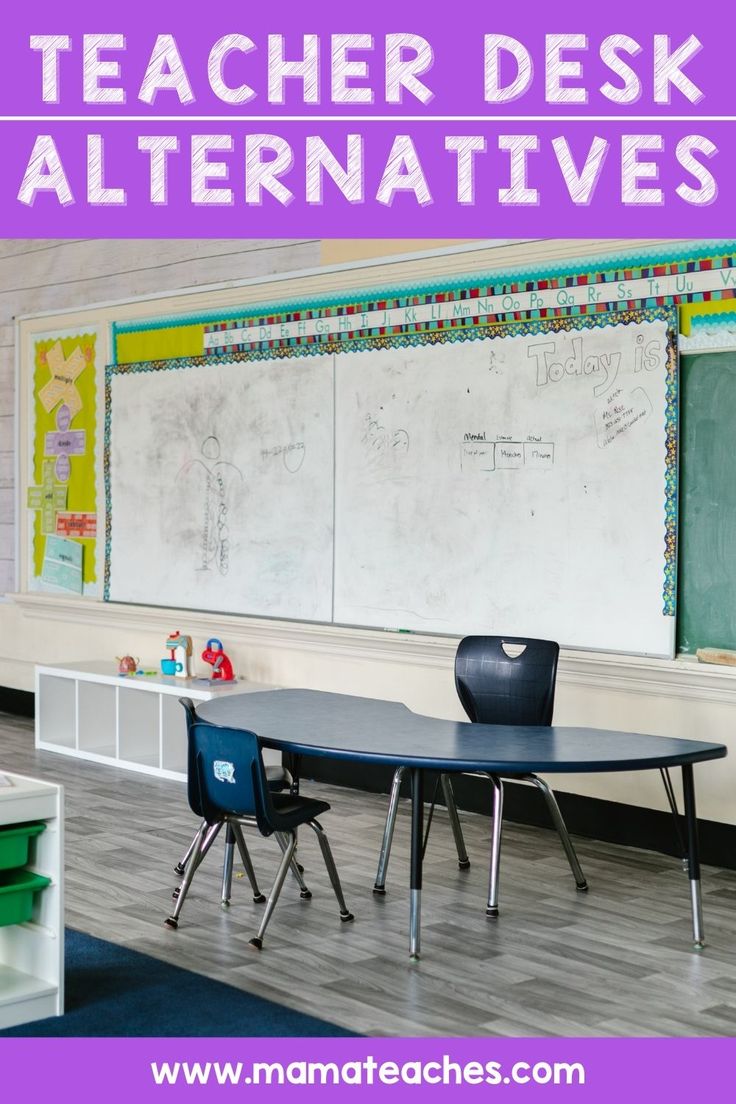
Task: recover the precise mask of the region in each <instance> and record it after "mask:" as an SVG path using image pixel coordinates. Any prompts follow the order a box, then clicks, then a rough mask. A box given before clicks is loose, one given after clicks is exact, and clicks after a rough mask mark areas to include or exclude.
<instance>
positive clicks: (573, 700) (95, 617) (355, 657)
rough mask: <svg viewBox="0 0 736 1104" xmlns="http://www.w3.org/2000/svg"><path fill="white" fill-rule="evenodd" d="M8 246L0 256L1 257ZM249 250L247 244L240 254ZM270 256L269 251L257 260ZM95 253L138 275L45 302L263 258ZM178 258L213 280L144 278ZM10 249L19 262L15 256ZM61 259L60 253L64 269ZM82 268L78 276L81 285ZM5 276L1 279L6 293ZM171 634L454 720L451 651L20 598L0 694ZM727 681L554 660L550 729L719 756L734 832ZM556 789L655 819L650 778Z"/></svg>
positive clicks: (158, 248) (298, 248)
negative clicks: (610, 731) (689, 743)
mask: <svg viewBox="0 0 736 1104" xmlns="http://www.w3.org/2000/svg"><path fill="white" fill-rule="evenodd" d="M8 244H9V243H5V246H6V247H7V246H8ZM39 244H40V246H41V247H43V246H44V245H45V247H47V250H48V252H49V253H50V254H51V253H52V252H53V251H52V250H51V249H50V248H48V247H50V246H51V245H52V243H33V245H36V246H38V245H39ZM81 244H82V243H69V245H68V246H67V244H66V243H55V245H56V247H58V248H60V249H62V250H63V249H65V248H68V249H70V250H73V249H76V248H78V247H79V246H80V245H81ZM91 244H92V245H97V246H99V248H100V253H99V254H96V255H95V253H94V251H91V253H90V260H92V258H94V257H95V256H96V262H95V263H96V264H97V269H96V271H97V272H98V279H99V280H101V281H105V280H106V279H107V277H106V276H105V275H104V270H105V261H104V251H103V250H102V245H103V243H91ZM253 244H254V243H248V245H250V246H252V245H253ZM262 244H263V243H262ZM271 244H272V243H268V244H267V248H268V246H270V245H271ZM656 244H657V243H649V242H646V243H641V242H581V241H573V242H569V241H568V242H560V241H545V242H538V243H533V244H532V243H520V244H507V243H505V244H504V245H503V246H499V247H497V248H495V249H488V250H484V251H483V252H461V253H455V254H452V253H450V254H447V255H445V256H441V257H438V258H436V259H434V260H432V261H431V262H428V261H427V260H426V259H425V260H423V259H418V260H411V259H410V260H397V261H395V263H393V264H391V265H390V266H386V265H384V266H382V267H375V268H374V267H367V268H359V267H353V266H352V265H350V267H349V268H348V269H347V270H346V271H342V272H340V271H330V272H324V273H323V274H321V275H319V276H318V277H316V278H312V279H311V280H310V281H309V288H310V292H311V293H312V294H315V295H318V294H320V293H328V292H330V291H332V290H335V289H337V288H341V287H342V288H344V287H349V288H357V287H359V286H365V287H369V286H375V285H376V284H379V285H380V284H389V285H391V284H394V283H397V282H402V281H404V280H412V279H414V278H417V279H426V278H427V276H428V274H429V275H431V276H440V277H441V276H442V275H448V276H451V275H454V274H462V273H465V272H468V271H471V270H472V269H477V270H485V271H488V270H493V269H497V268H499V267H503V266H507V265H513V266H519V267H520V266H522V265H526V264H537V263H538V264H540V265H544V264H546V263H551V262H552V261H553V260H564V259H566V258H575V257H578V256H581V255H583V254H590V253H593V254H595V253H602V252H605V251H608V250H611V251H615V252H617V253H624V252H626V251H627V250H631V249H633V248H636V247H644V248H646V247H647V246H649V245H652V246H656ZM104 245H105V248H106V249H107V251H108V264H109V257H110V253H111V251H112V252H113V254H116V253H117V251H118V250H119V248H120V245H122V246H128V247H131V249H133V247H135V249H134V252H132V253H131V254H130V256H131V259H132V257H137V262H138V266H139V268H136V269H135V271H134V272H133V273H132V274H131V275H130V276H129V277H126V276H125V275H124V274H122V269H123V268H124V267H125V266H124V264H122V263H121V264H120V265H117V263H116V271H117V273H118V275H117V276H116V277H115V279H116V280H117V281H118V283H117V290H115V289H114V288H113V287H110V288H109V289H108V290H104V288H103V286H102V284H100V285H97V287H96V290H95V289H94V288H92V289H90V287H89V284H88V283H87V280H86V279H85V278H83V277H82V276H81V274H80V271H79V269H78V267H76V265H77V262H76V261H74V262H70V263H72V268H71V270H70V271H67V273H66V277H65V275H64V270H63V269H59V270H57V272H56V280H57V282H61V280H63V279H64V278H66V279H67V280H68V281H69V282H68V283H66V284H62V286H61V290H59V289H58V288H56V289H55V291H54V294H55V295H56V296H57V298H56V299H55V300H54V304H55V305H57V306H59V307H60V306H61V305H63V306H65V307H74V306H77V305H78V306H80V307H82V306H83V305H84V304H85V303H89V302H92V301H99V300H100V299H102V298H107V297H115V296H120V297H123V295H124V291H123V288H124V286H128V287H129V290H128V292H127V295H128V296H133V295H135V294H137V293H140V292H141V291H142V290H145V289H146V288H155V289H157V290H160V291H161V292H162V293H163V291H164V290H165V288H166V287H173V286H174V285H175V283H179V284H180V285H184V284H190V285H191V284H192V282H193V279H192V277H193V276H194V277H195V278H196V279H197V280H199V281H200V282H201V281H206V282H208V283H209V282H211V281H216V280H217V279H224V278H225V276H224V273H225V272H226V271H227V272H232V273H233V278H236V276H237V277H240V278H243V277H244V276H246V275H247V273H246V271H245V266H247V265H248V264H250V265H253V266H257V265H264V264H268V263H269V255H268V254H266V255H262V254H261V252H260V251H259V250H255V251H253V252H251V253H248V252H246V251H244V250H241V252H238V253H236V254H235V257H236V260H232V258H227V255H226V250H225V247H226V246H227V245H229V246H230V248H234V243H222V242H219V243H209V242H204V243H202V242H200V243H181V242H180V243H171V242H163V243H145V242H144V243H120V244H119V243H104ZM187 246H188V247H189V249H190V250H191V251H192V253H193V254H194V253H195V252H196V253H197V255H198V256H200V257H201V255H202V254H206V253H207V250H208V249H210V247H215V248H216V247H219V248H220V250H221V252H220V254H219V258H220V259H219V260H218V261H217V266H216V267H212V265H213V264H214V262H209V261H202V262H201V263H200V261H197V260H196V259H193V260H192V262H191V267H189V265H188V264H182V265H181V266H180V267H179V268H178V269H177V274H178V280H176V281H174V280H173V278H172V282H171V283H168V284H164V283H163V279H162V278H161V279H158V278H157V277H156V275H155V271H156V270H155V265H156V264H157V263H158V262H159V261H160V260H161V258H162V256H163V257H165V256H166V255H167V251H168V250H169V249H174V247H176V248H178V249H180V250H182V253H180V254H179V255H180V257H181V256H183V251H184V250H185V249H186V247H187ZM30 248H32V246H31V245H30V244H29V249H30ZM18 249H19V251H20V246H19V247H18ZM279 249H280V251H281V252H280V253H279V250H275V251H274V253H272V254H270V262H271V263H273V261H274V257H275V254H278V255H279V256H280V264H281V266H282V267H281V271H285V266H286V265H289V267H297V266H298V267H302V266H304V267H308V266H310V265H312V264H316V263H317V261H316V259H310V258H314V243H300V244H299V243H290V244H287V245H282V246H280V247H279ZM73 255H74V254H73V253H70V254H69V257H70V258H71V257H72V256H73ZM264 256H265V259H264ZM141 258H143V260H141ZM146 259H147V260H148V261H149V262H150V266H151V271H148V270H147V269H145V265H144V261H145V260H146ZM116 261H117V256H116ZM1 263H2V262H0V264H1ZM37 263H38V258H37V257H36V256H35V254H31V259H30V260H28V262H26V261H23V263H22V264H21V262H20V261H19V260H16V274H17V280H16V282H17V283H19V284H25V283H30V282H31V280H30V279H28V280H26V278H25V272H26V265H28V267H29V268H30V267H31V266H35V265H36V264H37ZM131 264H132V261H131ZM208 265H209V267H208ZM141 266H143V267H141ZM93 267H94V266H92V267H91V268H90V267H88V268H87V269H86V270H85V272H86V274H87V275H89V273H90V272H91V271H92V270H93ZM235 270H237V271H235ZM0 271H2V270H1V269H0ZM33 271H35V272H36V276H35V277H34V279H39V272H38V269H37V268H34V269H33ZM164 271H167V270H166V269H164ZM8 272H9V270H5V277H6V279H7V278H8ZM259 272H265V270H264V269H262V268H260V269H259V268H257V267H256V272H255V273H254V274H258V273H259ZM141 273H142V274H141ZM18 274H21V275H20V276H18ZM127 280H129V284H127V283H126V281H127ZM2 286H3V285H0V289H1V287H2ZM304 287H305V281H304V280H303V279H302V278H301V277H299V276H297V275H295V276H294V277H293V278H287V279H280V280H271V281H264V282H263V283H260V284H258V285H253V286H248V287H241V288H235V289H228V290H226V291H223V292H218V293H208V295H206V296H205V295H204V294H197V295H194V296H189V297H187V300H186V302H184V303H183V304H182V303H181V302H179V304H178V306H177V304H176V301H175V300H174V299H173V298H172V299H167V300H165V302H164V305H163V307H162V304H161V302H159V303H157V304H155V308H154V307H150V306H149V307H148V308H146V309H142V308H141V305H140V304H137V305H134V306H132V307H130V308H125V310H120V309H118V310H117V317H119V318H123V317H141V316H142V315H143V314H145V313H151V314H155V315H157V316H158V315H161V314H166V313H169V311H172V312H174V311H175V310H177V309H178V310H179V311H180V312H183V311H186V312H189V311H196V310H198V309H200V308H203V307H210V306H212V305H214V304H213V300H215V301H216V302H217V303H218V304H223V305H225V304H229V305H240V304H245V303H247V302H256V301H264V300H273V299H284V298H287V297H290V296H291V295H293V296H294V297H298V296H299V294H300V291H302V292H303V290H304ZM65 290H66V293H68V294H65ZM72 293H73V294H72ZM23 294H25V293H23ZM44 294H46V292H41V291H39V301H38V302H36V303H34V304H33V305H32V306H28V305H26V306H25V308H20V307H14V308H11V313H20V312H21V309H25V310H27V311H28V310H34V309H42V307H43V305H45V306H48V305H49V300H48V299H43V295H44ZM48 294H50V292H48ZM11 299H12V295H11V294H10V293H6V294H3V293H2V291H1V290H0V306H1V305H2V304H4V303H6V302H7V301H10V300H11ZM26 302H27V301H26ZM80 317H81V316H80ZM84 317H85V318H86V319H87V320H88V321H89V322H90V323H91V322H94V321H95V320H96V319H95V312H94V311H89V310H87V311H86V313H85V315H84ZM66 324H71V323H69V322H68V323H66ZM34 325H36V324H35V323H34ZM36 328H37V331H39V332H40V331H42V330H43V329H48V328H49V320H48V319H41V320H39V321H38V324H37V326H36ZM6 331H7V333H8V335H9V338H10V340H11V345H12V329H9V328H8V324H7V323H6ZM2 332H5V331H0V333H2ZM6 421H7V419H6ZM5 451H7V449H6V450H5ZM23 485H25V484H23ZM25 553H26V549H25V547H22V556H21V560H24V558H25ZM21 589H23V579H22V578H21ZM177 628H178V629H181V630H182V631H188V632H191V633H192V634H193V635H194V637H195V644H198V645H200V649H201V646H202V645H203V643H204V641H205V639H206V638H207V637H208V636H211V635H218V636H222V637H223V638H224V640H225V642H226V647H227V649H228V651H229V652H230V654H231V655H232V656H233V658H234V660H235V664H236V668H237V670H238V673H239V674H240V675H241V676H244V677H247V678H250V679H253V680H257V681H265V682H271V683H276V684H280V685H285V686H308V687H314V688H317V689H325V690H332V691H343V692H346V693H352V694H364V695H366V696H375V697H384V698H391V699H395V700H401V701H404V702H406V704H407V705H409V706H410V707H411V708H413V709H415V710H417V711H418V712H425V713H428V714H435V715H439V716H445V717H457V718H459V717H460V716H461V711H460V709H459V706H458V703H457V700H456V696H455V691H454V686H453V679H452V660H453V655H454V648H455V644H456V642H455V641H452V640H445V639H442V638H433V637H419V636H413V635H412V636H411V637H403V636H398V635H396V634H387V633H379V632H366V631H351V630H344V629H340V628H336V627H334V626H313V625H298V624H293V623H291V624H290V623H288V622H273V621H263V620H258V619H248V618H236V617H231V616H219V615H217V616H208V615H205V614H202V613H191V612H184V611H172V610H160V609H150V608H139V607H132V606H122V605H121V606H118V605H109V604H104V603H98V602H94V601H89V600H81V599H76V600H75V599H74V598H71V597H70V598H57V597H53V598H51V597H49V596H47V595H23V594H21V595H18V596H16V598H15V600H13V601H9V602H7V603H5V604H0V685H4V686H11V687H18V688H21V689H26V690H31V689H32V688H33V664H34V662H36V661H38V662H44V663H54V662H62V661H64V662H69V661H73V660H74V659H78V660H84V659H91V658H110V660H111V661H112V660H113V659H114V657H115V656H116V655H122V654H124V653H126V652H129V653H132V654H134V655H137V656H140V657H141V659H142V660H143V661H144V662H145V663H152V664H153V663H155V662H156V661H157V660H158V658H159V657H160V656H161V654H162V646H163V641H164V639H165V638H166V636H167V635H168V634H169V632H171V631H172V630H174V629H177ZM732 672H733V669H730V670H729V669H723V668H706V667H703V666H700V665H698V664H697V663H694V662H693V661H692V660H676V661H659V660H645V659H640V658H629V657H621V656H606V655H601V654H594V653H576V654H567V655H565V656H563V658H562V661H561V665H560V674H559V684H558V695H557V709H556V714H555V720H556V721H557V722H558V723H563V724H590V725H595V726H599V727H607V728H618V729H625V730H629V731H644V732H655V733H662V734H664V735H673V736H682V737H687V738H700V739H705V740H717V741H720V742H723V743H726V744H728V745H729V746H730V748H731V751H732V753H735V754H733V755H732V757H731V758H730V759H727V760H725V761H718V762H715V763H710V764H704V765H702V766H700V767H698V769H697V771H696V783H697V786H698V799H699V813H700V815H701V816H703V817H705V818H708V819H712V820H718V821H723V822H726V823H730V824H736V736H734V732H735V731H736V674H734V673H732ZM1 766H2V749H1V748H0V767H1ZM558 787H559V788H560V789H564V790H568V791H572V792H577V793H585V794H590V795H593V796H599V797H605V798H608V799H611V800H617V801H623V802H628V803H631V804H636V805H643V806H649V807H652V808H661V809H663V808H665V801H664V794H663V791H662V787H661V784H660V782H659V778H658V775H657V774H656V773H653V772H647V773H644V774H640V775H633V774H629V775H596V776H575V777H567V778H565V779H561V780H559V783H558Z"/></svg>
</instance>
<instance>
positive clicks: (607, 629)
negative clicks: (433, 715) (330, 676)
mask: <svg viewBox="0 0 736 1104" xmlns="http://www.w3.org/2000/svg"><path fill="white" fill-rule="evenodd" d="M606 323H607V324H606ZM673 357H674V351H673V346H672V335H671V332H670V330H669V328H668V322H667V319H666V317H665V316H660V317H651V316H650V317H647V316H645V315H633V314H632V315H631V316H630V317H629V318H628V319H627V321H626V323H625V324H624V323H623V322H621V321H619V320H618V319H617V318H615V317H611V316H604V317H602V318H598V319H596V320H595V322H591V321H590V320H580V321H579V322H578V323H577V324H576V325H570V320H566V321H562V322H561V324H560V325H559V327H554V326H550V325H546V326H542V325H540V326H539V327H538V328H536V327H533V326H526V327H513V326H510V327H509V326H506V327H496V328H489V329H488V330H486V331H483V336H475V339H473V340H462V341H445V340H438V341H436V342H435V343H432V344H417V345H415V346H407V345H393V344H392V345H389V346H388V347H383V348H367V349H365V348H364V349H363V350H362V351H355V350H353V351H349V352H348V351H346V352H338V353H332V354H329V355H322V356H316V357H313V356H309V357H303V356H302V357H299V356H296V357H286V358H280V359H275V358H274V359H273V360H252V361H226V360H221V359H219V358H218V359H215V360H213V361H211V362H209V363H202V362H201V361H197V362H195V363H190V364H187V363H186V362H184V363H183V364H182V365H181V366H180V367H177V368H175V369H173V370H171V369H162V370H158V371H149V370H145V371H138V370H132V371H129V372H128V371H126V370H121V371H120V372H119V373H118V372H116V371H113V373H112V376H111V380H110V387H109V395H110V410H109V417H108V421H109V447H108V456H109V470H108V504H109V507H110V511H111V513H110V519H111V524H110V537H109V548H108V583H109V585H108V590H107V596H108V597H109V598H111V599H114V600H119V601H127V602H144V603H155V604H158V605H173V606H180V607H189V608H199V609H212V610H226V611H229V612H234V613H246V614H258V615H262V616H274V617H286V618H294V619H304V620H314V621H335V622H337V623H342V624H353V625H362V626H371V627H378V628H389V629H409V630H412V631H426V632H439V633H447V634H451V635H464V634H467V633H476V632H477V633H501V634H508V635H511V634H515V635H527V636H542V637H549V638H552V639H556V640H558V641H560V643H561V644H563V645H565V646H568V647H583V648H599V649H606V650H615V651H629V652H630V651H636V652H643V653H649V654H654V655H671V654H672V653H673V649H674V616H672V614H673V613H674V596H673V595H671V596H670V599H668V608H667V609H666V611H665V606H666V605H667V603H666V602H665V592H666V591H667V589H668V588H669V589H670V591H671V590H673V586H672V579H673V571H674V564H673V556H674V545H673V538H672V512H673V508H674V507H673V503H674V502H675V501H676V485H675V481H676V455H673V448H672V441H673V440H674V429H675V428H676V401H675V398H676V395H675V383H674V380H675V376H674V373H673V366H674V361H673ZM143 367H145V366H143ZM668 442H669V444H668ZM223 510H224V513H223ZM223 517H224V523H225V524H224V537H223V531H222V522H223ZM668 519H669V522H668ZM666 523H669V529H668V530H667V532H668V533H669V537H668V542H669V543H668V545H667V547H666V541H665V536H666ZM218 527H219V528H218Z"/></svg>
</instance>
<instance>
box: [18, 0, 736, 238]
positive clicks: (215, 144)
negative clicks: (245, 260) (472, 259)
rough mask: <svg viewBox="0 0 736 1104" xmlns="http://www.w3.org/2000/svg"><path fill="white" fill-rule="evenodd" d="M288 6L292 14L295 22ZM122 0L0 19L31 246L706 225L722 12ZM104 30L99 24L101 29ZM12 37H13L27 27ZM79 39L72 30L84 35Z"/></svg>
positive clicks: (729, 166) (718, 218) (414, 2)
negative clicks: (116, 6) (114, 5)
mask: <svg viewBox="0 0 736 1104" xmlns="http://www.w3.org/2000/svg"><path fill="white" fill-rule="evenodd" d="M307 10H309V16H308V17H307V14H306V12H307ZM396 13H397V8H396V5H395V4H394V3H387V2H386V0H377V2H376V3H374V4H372V5H371V6H370V10H367V11H366V12H360V13H359V14H358V15H354V14H353V13H352V11H351V10H348V14H347V15H346V14H345V7H344V4H342V3H338V2H337V0H325V2H324V3H322V4H320V5H319V12H318V14H316V13H315V12H313V11H312V10H311V9H305V8H304V6H303V5H302V4H296V3H295V2H294V0H286V2H285V3H284V4H282V5H281V6H280V7H278V8H274V7H273V6H269V5H265V6H261V7H260V8H258V7H256V8H249V9H248V18H247V26H244V22H243V9H242V5H241V4H239V3H235V0H222V2H221V3H220V4H218V5H217V8H216V10H215V11H212V12H208V18H207V20H205V21H202V20H201V19H199V18H195V16H194V14H193V13H192V12H190V11H189V10H188V9H186V8H185V7H183V6H182V5H180V4H173V3H169V2H164V3H160V4H158V5H157V12H156V20H157V21H156V30H155V32H154V31H153V30H152V29H151V25H150V20H149V16H150V5H147V4H143V3H142V2H141V0H131V3H129V4H126V5H125V9H124V10H123V11H121V12H119V13H118V14H117V15H116V19H115V21H114V27H113V26H110V27H108V28H107V31H108V33H107V34H106V35H102V34H100V33H99V32H100V30H101V28H100V26H99V18H100V17H99V9H98V6H97V5H95V4H92V3H90V2H89V0H85V2H81V3H77V4H75V5H74V7H73V10H67V9H65V11H64V17H63V19H62V20H61V24H62V25H61V26H60V25H59V19H60V16H59V9H58V5H56V4H54V5H52V4H51V3H50V2H49V0H38V2H37V3H35V4H34V5H33V6H32V7H30V8H29V7H17V6H16V7H15V8H13V9H11V11H10V12H9V13H8V15H7V16H6V26H5V27H4V39H3V45H4V48H5V58H4V63H5V64H4V65H3V66H2V67H0V95H1V96H2V99H3V102H4V105H5V111H6V115H5V121H4V122H3V123H2V124H1V125H2V126H3V138H4V147H3V148H4V168H3V173H2V174H1V175H0V230H1V231H2V233H3V234H6V235H11V234H12V235H13V236H15V237H17V236H23V237H33V236H39V237H40V236H44V237H59V236H66V237H71V236H99V237H102V236H105V237H115V236H118V237H133V236H135V237H146V236H151V237H162V236H170V237H179V236H182V237H249V236H252V237H264V236H272V237H274V236H275V237H292V236H294V237H304V236H307V235H309V236H312V235H314V236H322V237H341V236H346V237H353V236H355V235H356V234H357V235H361V236H364V237H391V236H400V237H410V236H413V237H423V238H426V237H450V236H452V237H468V238H479V237H500V236H503V237H507V236H508V235H516V236H523V235H533V236H540V237H548V236H549V234H550V232H551V228H554V233H555V235H557V236H562V235H568V236H586V237H587V236H613V235H621V236H626V237H634V236H637V235H639V236H646V237H648V238H651V237H652V236H662V237H664V236H673V237H682V236H683V235H686V236H687V237H690V238H694V237H722V236H728V235H731V234H732V233H733V228H732V211H733V209H734V201H735V199H736V144H735V141H734V139H735V137H736V129H735V126H736V124H735V123H734V115H733V82H732V72H733V57H732V55H733V46H732V40H731V36H730V35H729V34H727V33H724V31H725V29H726V24H725V22H724V14H723V10H722V8H719V7H718V6H713V5H710V6H708V5H701V6H700V7H696V8H694V7H693V6H692V5H688V6H687V7H685V6H684V5H678V4H675V3H669V4H667V5H666V6H665V5H654V4H649V5H646V6H644V5H640V6H639V7H637V8H636V9H633V8H631V9H629V10H627V11H623V12H618V11H616V10H615V9H611V8H610V7H607V6H606V5H596V6H591V5H588V4H581V3H578V2H575V0H571V2H570V3H567V4H565V5H564V6H560V5H550V4H546V3H542V2H541V0H528V2H527V3H526V4H525V5H524V6H523V9H521V8H519V7H518V6H516V7H515V6H513V5H512V6H511V7H507V8H504V9H502V10H500V11H497V10H496V9H493V10H491V11H489V12H487V13H485V14H484V16H483V18H482V19H479V18H478V17H477V14H475V13H473V14H471V13H470V12H468V13H465V12H463V11H460V10H458V11H457V12H456V13H450V11H449V10H447V9H442V8H436V7H435V8H431V7H429V6H427V5H426V4H425V3H419V2H418V0H407V2H405V3H404V4H402V5H401V17H400V19H399V18H397V14H396ZM104 29H105V28H102V30H104ZM31 35H33V36H34V37H33V39H31ZM85 36H86V38H85Z"/></svg>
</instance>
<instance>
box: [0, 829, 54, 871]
mask: <svg viewBox="0 0 736 1104" xmlns="http://www.w3.org/2000/svg"><path fill="white" fill-rule="evenodd" d="M45 827H46V825H45V824H43V823H41V822H35V823H31V824H13V825H12V826H11V827H9V828H0V870H16V869H17V868H18V867H19V866H26V865H27V863H28V861H29V860H28V851H29V847H30V843H31V840H32V839H33V837H34V836H38V835H40V834H41V832H43V830H44V828H45Z"/></svg>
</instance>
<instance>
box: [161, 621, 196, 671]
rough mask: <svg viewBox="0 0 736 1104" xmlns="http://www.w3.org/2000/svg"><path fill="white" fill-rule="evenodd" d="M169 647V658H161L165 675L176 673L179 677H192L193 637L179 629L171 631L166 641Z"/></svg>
mask: <svg viewBox="0 0 736 1104" xmlns="http://www.w3.org/2000/svg"><path fill="white" fill-rule="evenodd" d="M166 647H167V648H168V649H169V658H168V659H162V660H161V670H162V671H163V673H164V674H165V675H176V677H177V678H191V676H192V638H191V636H184V635H183V634H182V633H180V632H179V630H178V629H177V630H176V632H175V633H171V635H170V636H169V638H168V640H167V641H166Z"/></svg>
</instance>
